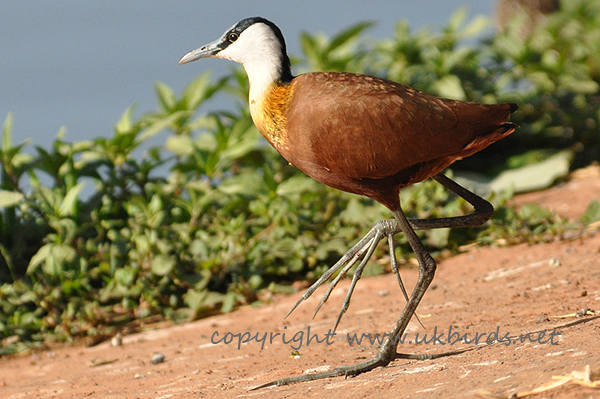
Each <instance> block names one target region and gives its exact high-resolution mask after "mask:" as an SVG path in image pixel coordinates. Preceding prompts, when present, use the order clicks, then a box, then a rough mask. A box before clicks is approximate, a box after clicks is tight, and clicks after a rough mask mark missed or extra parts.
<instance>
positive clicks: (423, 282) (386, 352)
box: [252, 208, 436, 390]
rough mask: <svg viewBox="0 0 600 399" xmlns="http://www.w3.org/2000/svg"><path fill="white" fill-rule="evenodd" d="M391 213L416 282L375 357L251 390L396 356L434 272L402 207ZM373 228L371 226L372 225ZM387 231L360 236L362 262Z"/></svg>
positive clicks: (358, 369) (369, 366) (363, 367)
mask: <svg viewBox="0 0 600 399" xmlns="http://www.w3.org/2000/svg"><path fill="white" fill-rule="evenodd" d="M393 214H394V217H395V218H396V221H397V223H398V226H399V228H400V229H401V231H404V234H405V235H406V238H407V240H408V243H409V244H410V246H411V248H412V249H413V251H414V253H415V255H416V257H417V260H418V262H419V279H418V280H417V284H416V286H415V288H414V290H413V292H412V294H411V296H410V298H409V299H408V302H407V303H406V306H405V307H404V310H403V311H402V314H401V315H400V318H399V319H398V322H397V323H396V326H395V327H394V329H393V330H392V332H391V333H390V334H389V336H388V337H386V340H385V341H384V343H383V345H382V346H381V347H380V348H379V351H378V352H377V355H375V357H374V358H372V359H369V360H367V361H365V362H361V363H358V364H355V365H352V366H340V367H338V368H335V369H333V370H330V371H326V372H322V373H315V374H307V375H302V376H298V377H290V378H282V379H280V380H277V381H272V382H269V383H267V384H263V385H260V386H258V387H255V388H252V390H255V389H260V388H265V387H268V386H274V385H277V386H280V385H287V384H292V383H296V382H303V381H313V380H318V379H321V378H329V377H336V376H339V375H345V376H351V375H357V374H360V373H364V372H367V371H370V370H373V369H374V368H377V367H383V366H386V365H388V364H389V363H390V362H391V361H392V360H394V359H395V358H396V356H397V354H396V347H397V345H398V337H400V336H401V335H402V333H403V332H404V330H405V329H406V326H407V325H408V322H409V321H410V319H411V318H412V316H413V314H414V313H415V310H416V309H417V306H418V305H419V302H420V301H421V298H422V297H423V295H424V294H425V291H426V290H427V287H429V284H431V281H432V280H433V276H434V273H435V268H436V263H435V261H434V260H433V258H432V257H431V255H429V253H428V252H427V250H426V249H425V247H424V246H423V244H422V243H421V241H420V240H419V238H418V237H417V235H416V233H415V231H414V230H413V229H412V227H410V224H409V222H408V220H407V219H406V216H404V213H403V212H402V209H400V208H399V209H398V210H396V211H394V212H393ZM381 222H387V221H380V222H378V224H376V226H381V224H380V223H381ZM384 225H385V224H384ZM373 229H375V227H374V228H373ZM373 229H371V232H372V231H373ZM387 235H388V233H387V232H386V234H385V235H382V234H381V233H380V232H378V233H375V235H373V236H372V237H371V236H370V235H369V234H367V236H365V238H363V239H362V240H361V241H360V242H359V243H363V242H365V243H364V244H363V245H361V247H360V249H361V250H364V248H368V249H369V251H368V253H367V256H365V259H363V262H362V263H366V261H367V259H368V257H369V256H370V255H371V254H372V252H373V249H374V246H375V245H377V242H378V241H379V240H381V238H383V237H384V236H387ZM367 238H369V239H368V240H367ZM369 244H370V245H369ZM355 248H356V245H355V246H354V247H353V250H355ZM346 255H348V254H346ZM346 255H345V256H346ZM338 263H339V262H338ZM362 263H361V265H362ZM359 267H360V266H359ZM363 267H364V266H363ZM356 280H357V281H358V278H356ZM353 282H354V280H353ZM311 288H312V287H311ZM351 288H352V287H351ZM315 289H316V288H315ZM313 291H314V290H313ZM305 295H306V294H305ZM347 299H348V296H347Z"/></svg>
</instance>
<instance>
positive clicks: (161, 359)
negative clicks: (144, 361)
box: [150, 352, 165, 364]
mask: <svg viewBox="0 0 600 399" xmlns="http://www.w3.org/2000/svg"><path fill="white" fill-rule="evenodd" d="M164 361H165V355H163V354H162V353H160V352H156V353H154V356H153V357H152V360H150V363H152V364H158V363H162V362H164Z"/></svg>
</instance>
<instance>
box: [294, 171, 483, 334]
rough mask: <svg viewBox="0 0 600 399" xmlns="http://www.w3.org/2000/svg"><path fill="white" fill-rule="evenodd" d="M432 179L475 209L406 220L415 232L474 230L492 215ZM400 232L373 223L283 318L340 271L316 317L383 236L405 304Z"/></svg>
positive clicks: (390, 223) (465, 193) (449, 184)
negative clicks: (398, 244) (397, 248)
mask: <svg viewBox="0 0 600 399" xmlns="http://www.w3.org/2000/svg"><path fill="white" fill-rule="evenodd" d="M433 179H435V180H436V181H437V182H439V183H440V184H442V185H443V186H444V187H446V188H448V189H449V190H450V191H452V192H454V193H455V194H457V195H459V196H460V197H462V198H464V199H465V200H466V201H467V202H469V203H470V204H471V205H473V207H474V208H475V212H474V213H472V214H470V215H465V216H455V217H447V218H435V219H408V221H409V224H410V226H411V227H412V228H413V229H414V230H428V229H439V228H448V227H475V226H480V225H482V224H483V223H485V222H486V221H487V220H488V219H489V218H490V217H491V216H492V213H493V212H494V208H493V207H492V205H491V204H490V203H489V202H488V201H486V200H485V199H483V198H481V197H480V196H478V195H476V194H474V193H472V192H471V191H469V190H467V189H465V188H463V187H462V186H460V185H458V184H457V183H455V182H454V181H452V180H450V179H449V178H448V177H446V176H444V175H443V174H441V173H440V174H437V175H435V176H433ZM402 231H403V230H402V228H401V227H400V225H399V224H398V223H397V221H396V220H395V219H388V220H380V221H378V222H377V223H375V226H373V228H372V229H371V230H370V231H369V232H368V233H367V234H366V235H365V236H364V237H363V238H362V239H361V240H360V241H359V242H358V243H356V244H355V245H354V246H353V247H352V248H350V249H349V250H348V251H347V252H346V253H345V254H344V256H342V257H341V258H340V259H339V260H338V261H337V263H336V264H335V265H333V266H332V267H331V268H330V269H329V270H327V271H326V272H325V273H324V274H323V275H322V276H321V277H320V278H319V279H318V280H317V281H315V282H314V283H313V284H312V285H311V286H310V287H309V288H308V289H307V290H306V292H305V293H304V295H302V297H301V298H300V299H299V300H298V302H296V304H295V305H294V306H293V307H292V309H291V310H290V311H289V312H288V314H287V315H286V316H285V317H288V316H289V315H290V314H291V313H292V312H293V311H294V310H295V309H296V308H297V307H298V305H300V303H302V302H303V301H305V300H306V299H308V298H309V297H310V296H311V295H312V294H313V293H314V292H315V291H316V290H317V288H319V287H320V286H321V285H322V284H323V283H324V282H325V281H327V280H329V278H331V276H332V275H333V274H334V273H335V272H337V271H338V270H339V269H342V271H341V272H340V274H339V275H338V276H337V277H336V278H335V279H334V280H333V281H332V282H331V284H330V286H329V288H328V289H327V291H326V292H325V294H324V295H323V297H322V299H321V302H320V303H319V305H318V307H317V310H316V311H315V316H316V314H317V312H318V311H319V309H320V308H321V306H322V305H323V303H325V302H326V301H327V299H328V298H329V295H330V294H331V292H332V290H333V289H334V288H335V287H336V285H337V284H338V282H339V281H340V280H341V279H342V278H343V277H344V276H345V275H346V274H347V273H348V271H349V270H350V268H351V267H352V266H353V265H354V264H355V263H356V262H357V261H358V260H359V259H360V257H361V256H363V254H364V253H365V252H367V251H369V252H368V255H367V256H366V257H365V259H366V260H368V259H369V257H370V256H371V254H372V253H373V251H372V250H370V248H372V249H373V250H374V249H375V247H376V246H377V244H378V243H379V241H380V240H381V239H383V237H384V236H385V237H387V238H388V243H389V250H390V260H391V266H392V271H393V272H394V274H395V275H396V278H397V279H398V285H399V286H400V290H401V291H402V294H403V295H404V298H405V299H406V300H407V301H408V296H407V294H406V289H405V287H404V284H403V283H402V279H401V278H400V273H399V271H398V265H397V262H396V254H395V251H394V240H393V237H394V236H395V235H396V234H398V233H400V232H402ZM366 260H363V262H361V265H362V267H359V268H357V270H356V273H355V275H356V274H358V278H357V279H356V281H358V279H359V278H360V274H361V273H362V270H363V269H364V266H365V265H366V262H367V261H366ZM359 269H360V271H359ZM355 284H356V283H355V280H354V279H353V284H352V287H351V288H352V289H353V288H354V285H355ZM349 293H350V295H351V293H352V292H349ZM347 303H349V298H348V297H347V300H346V301H345V302H344V304H345V305H347ZM343 313H344V311H342V313H341V314H343ZM313 317H314V316H313ZM338 323H339V319H338ZM419 323H420V321H419ZM336 327H337V323H336Z"/></svg>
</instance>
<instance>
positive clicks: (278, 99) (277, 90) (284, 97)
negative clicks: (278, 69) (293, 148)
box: [250, 83, 293, 150]
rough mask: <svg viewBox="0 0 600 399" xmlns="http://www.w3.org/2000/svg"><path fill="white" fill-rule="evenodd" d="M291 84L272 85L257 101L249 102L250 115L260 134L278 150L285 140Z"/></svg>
mask: <svg viewBox="0 0 600 399" xmlns="http://www.w3.org/2000/svg"><path fill="white" fill-rule="evenodd" d="M292 91H293V85H292V84H285V85H284V84H277V83H276V84H274V85H273V86H271V87H270V88H269V89H267V90H266V92H265V94H264V95H263V97H262V98H261V99H260V100H258V101H252V100H251V101H250V114H251V115H252V120H253V121H254V124H255V125H256V127H257V128H258V131H259V132H260V134H262V135H263V137H264V138H265V139H267V141H268V142H269V143H270V144H271V145H272V146H273V147H275V149H277V150H279V148H281V147H282V146H283V144H284V141H285V138H286V131H285V125H286V119H285V115H286V112H287V109H288V105H289V102H290V98H291V96H292Z"/></svg>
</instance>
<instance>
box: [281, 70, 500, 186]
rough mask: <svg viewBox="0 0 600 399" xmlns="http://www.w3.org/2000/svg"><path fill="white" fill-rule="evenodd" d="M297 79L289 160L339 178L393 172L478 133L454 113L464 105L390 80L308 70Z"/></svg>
mask: <svg viewBox="0 0 600 399" xmlns="http://www.w3.org/2000/svg"><path fill="white" fill-rule="evenodd" d="M295 80H296V82H294V91H293V96H292V100H291V102H290V108H289V111H288V115H287V131H288V134H289V141H290V143H291V144H290V147H291V149H292V150H293V151H294V152H296V154H294V157H297V158H298V159H299V158H303V160H306V161H308V162H311V163H313V164H317V165H320V166H322V167H323V168H326V169H328V170H330V171H331V172H333V173H335V174H338V175H340V176H344V177H349V178H375V179H377V178H384V177H388V176H391V175H395V174H397V173H399V172H400V171H403V170H405V169H407V168H409V167H411V166H413V165H416V164H419V163H422V162H426V161H429V160H432V159H436V158H439V157H443V156H448V155H451V154H454V153H457V152H460V150H461V149H462V148H463V147H464V146H465V145H467V144H468V143H469V142H470V141H471V140H472V139H473V137H475V136H477V134H478V132H477V131H476V130H478V129H474V128H475V127H476V126H469V121H461V120H460V119H459V116H457V113H456V112H455V110H456V107H457V106H460V104H465V103H459V102H455V101H451V100H450V101H449V100H441V99H439V98H436V97H433V96H429V95H426V94H424V93H421V92H418V91H416V90H413V89H411V88H410V87H407V86H403V85H400V84H397V83H394V82H390V81H387V80H383V79H378V78H373V77H368V76H364V75H354V74H340V73H311V74H306V75H301V76H299V77H297V78H295ZM467 104H473V103H467ZM474 113H477V111H476V110H475V111H474ZM479 113H481V111H479ZM476 116H477V115H475V118H471V119H474V120H475V119H477V118H476ZM480 119H481V118H480ZM486 123H488V122H485V123H484V122H482V123H481V125H482V126H485V125H486ZM477 128H478V127H477Z"/></svg>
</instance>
